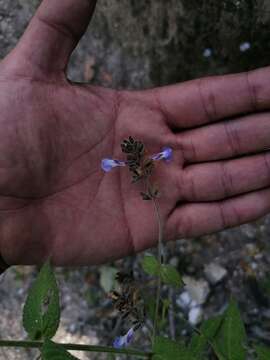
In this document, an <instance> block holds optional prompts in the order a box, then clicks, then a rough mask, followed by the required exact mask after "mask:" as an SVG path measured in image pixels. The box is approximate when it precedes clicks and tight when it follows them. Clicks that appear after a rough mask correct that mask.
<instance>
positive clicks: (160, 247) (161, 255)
mask: <svg viewBox="0 0 270 360" xmlns="http://www.w3.org/2000/svg"><path fill="white" fill-rule="evenodd" d="M146 187H147V190H148V192H149V193H152V191H151V189H152V187H151V184H150V182H149V179H148V178H147V179H146ZM153 203H154V208H155V214H156V217H157V222H158V263H159V273H160V268H161V265H162V264H163V263H164V251H163V223H162V219H161V215H160V211H159V206H158V201H157V199H156V197H153ZM160 293H161V277H160V275H159V276H158V282H157V292H156V305H155V317H154V327H153V335H152V341H154V340H155V337H156V333H157V327H158V310H159V303H160Z"/></svg>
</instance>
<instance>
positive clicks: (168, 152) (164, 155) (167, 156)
mask: <svg viewBox="0 0 270 360" xmlns="http://www.w3.org/2000/svg"><path fill="white" fill-rule="evenodd" d="M172 153H173V150H172V148H170V147H165V148H163V149H162V151H161V152H159V153H157V154H155V155H153V156H151V159H153V160H161V159H163V160H165V161H170V160H171V159H172Z"/></svg>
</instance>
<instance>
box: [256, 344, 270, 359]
mask: <svg viewBox="0 0 270 360" xmlns="http://www.w3.org/2000/svg"><path fill="white" fill-rule="evenodd" d="M255 350H256V353H257V355H258V360H269V359H270V348H268V347H266V346H263V345H257V346H255Z"/></svg>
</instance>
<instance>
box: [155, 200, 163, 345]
mask: <svg viewBox="0 0 270 360" xmlns="http://www.w3.org/2000/svg"><path fill="white" fill-rule="evenodd" d="M153 202H154V207H155V213H156V216H157V220H158V263H159V272H160V268H161V265H162V262H163V259H162V252H163V248H162V246H163V245H162V238H163V226H162V220H161V216H160V212H159V208H158V203H157V200H156V199H155V198H154V199H153ZM160 293H161V277H160V275H159V276H158V282H157V292H156V307H155V318H154V329H153V341H154V340H155V337H156V333H157V326H158V310H159V303H160Z"/></svg>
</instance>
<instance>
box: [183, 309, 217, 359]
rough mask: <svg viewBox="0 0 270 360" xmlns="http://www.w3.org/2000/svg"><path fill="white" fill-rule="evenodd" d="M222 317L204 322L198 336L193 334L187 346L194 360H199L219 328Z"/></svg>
mask: <svg viewBox="0 0 270 360" xmlns="http://www.w3.org/2000/svg"><path fill="white" fill-rule="evenodd" d="M221 322H222V316H216V317H213V318H211V319H208V320H206V321H205V322H204V323H203V324H202V325H201V327H200V334H197V333H196V334H194V335H193V336H192V339H191V341H190V344H189V349H190V352H191V353H192V354H193V356H194V357H195V358H196V359H201V358H202V357H203V355H204V352H205V351H206V349H207V348H208V347H209V341H211V340H212V339H213V338H214V337H215V335H216V334H217V331H218V329H219V328H220V326H221Z"/></svg>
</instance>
